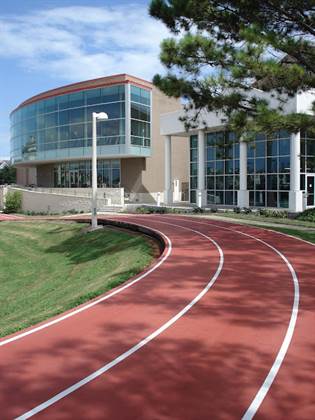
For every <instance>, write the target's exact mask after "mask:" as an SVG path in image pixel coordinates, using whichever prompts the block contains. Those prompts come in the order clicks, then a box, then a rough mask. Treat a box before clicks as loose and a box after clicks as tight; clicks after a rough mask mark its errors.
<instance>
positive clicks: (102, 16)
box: [0, 0, 168, 158]
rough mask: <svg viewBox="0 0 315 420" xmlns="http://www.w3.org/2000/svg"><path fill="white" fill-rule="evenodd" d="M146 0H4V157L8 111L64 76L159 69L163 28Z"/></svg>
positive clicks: (0, 147) (0, 104)
mask: <svg viewBox="0 0 315 420" xmlns="http://www.w3.org/2000/svg"><path fill="white" fill-rule="evenodd" d="M148 4H149V1H144V0H135V1H126V0H116V1H112V0H110V1H108V0H102V1H100V0H90V1H87V0H3V1H2V2H1V8H0V39H1V42H0V92H1V97H0V158H4V157H8V156H9V154H10V145H9V138H10V136H9V113H10V111H11V110H12V109H14V108H15V107H16V106H17V105H18V104H19V103H20V102H22V101H23V100H25V99H27V98H28V97H30V96H33V95H35V94H37V93H39V92H42V91H45V90H48V89H52V88H54V87H57V86H62V85H63V84H67V83H72V82H76V81H80V80H86V79H91V78H95V77H101V76H105V75H110V74H115V73H130V74H133V75H135V76H139V77H143V78H145V79H151V78H152V76H153V75H154V74H155V73H157V72H160V71H163V69H162V67H161V65H160V63H159V59H158V54H159V44H160V42H161V40H162V39H163V38H165V37H167V36H168V32H167V30H166V28H165V27H164V26H163V24H162V23H160V22H158V21H156V20H154V19H151V18H150V17H149V16H148V13H147V9H148Z"/></svg>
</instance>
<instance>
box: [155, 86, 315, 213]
mask: <svg viewBox="0 0 315 420" xmlns="http://www.w3.org/2000/svg"><path fill="white" fill-rule="evenodd" d="M251 94H252V95H255V96H257V97H264V98H267V99H268V100H269V101H270V104H271V106H273V105H276V104H275V101H276V99H274V98H271V97H268V96H267V94H266V93H264V92H262V91H261V90H258V89H253V91H252V92H251ZM314 100H315V95H314V93H312V92H305V93H300V94H297V95H296V96H295V97H292V98H288V100H287V103H286V105H285V107H284V110H283V112H285V113H291V112H308V113H312V111H311V105H312V102H313V101H314ZM182 115H183V111H175V112H171V113H165V114H163V115H162V116H161V134H163V135H164V136H165V150H166V166H165V189H166V191H167V192H166V195H165V196H166V197H171V193H170V191H171V189H172V182H171V181H172V177H171V175H170V174H172V164H171V162H172V159H171V143H172V142H173V141H174V140H175V139H177V138H178V137H180V138H183V137H184V136H186V137H189V141H190V164H189V171H190V182H189V197H190V201H191V202H192V203H195V204H197V205H199V206H201V207H207V206H208V207H209V206H219V207H231V206H238V207H251V208H262V207H267V208H273V209H282V210H287V211H290V212H300V211H303V210H304V209H306V208H311V207H314V206H315V201H314V197H315V195H314V184H315V182H314V181H315V138H313V137H314V136H313V137H312V136H309V135H308V134H307V133H288V132H285V131H279V132H278V133H276V134H275V135H274V136H273V138H267V137H266V136H265V135H263V134H262V135H259V136H257V137H256V139H255V141H254V142H252V143H246V142H244V141H240V139H239V138H237V137H236V136H235V135H234V133H232V132H228V131H227V129H226V127H225V126H224V124H223V123H222V119H223V118H222V117H223V116H222V115H218V114H216V113H206V112H204V113H203V114H202V115H201V118H200V120H202V123H200V124H199V127H197V128H196V129H194V130H191V131H189V132H188V133H187V132H186V131H185V127H184V125H183V123H182V122H181V120H180V117H181V116H182Z"/></svg>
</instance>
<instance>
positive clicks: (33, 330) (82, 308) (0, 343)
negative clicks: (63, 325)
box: [0, 222, 172, 347]
mask: <svg viewBox="0 0 315 420" xmlns="http://www.w3.org/2000/svg"><path fill="white" fill-rule="evenodd" d="M128 223H129V222H128ZM130 224H132V223H130ZM137 225H138V226H141V227H145V228H147V229H149V230H150V229H151V230H152V231H155V232H156V233H158V234H159V235H161V236H162V237H163V238H164V239H165V240H166V244H167V252H166V253H165V255H164V256H163V257H162V258H161V259H160V260H159V261H158V262H157V263H156V264H155V265H153V267H151V268H150V269H149V270H148V271H146V272H145V273H143V274H141V275H140V276H139V277H136V278H135V279H134V280H132V281H131V282H129V283H127V284H125V285H124V286H121V287H119V288H117V289H115V290H114V291H113V292H111V293H109V294H106V295H105V296H102V297H100V298H99V299H96V300H93V302H90V303H87V304H86V305H83V306H80V307H79V308H78V309H74V310H73V311H71V312H68V313H66V314H65V315H61V316H59V317H57V318H55V319H53V320H52V321H48V322H45V323H44V324H41V325H39V326H38V327H34V328H31V329H29V330H27V331H24V332H23V333H21V334H17V335H14V336H13V337H10V338H7V339H6V340H3V341H0V347H2V346H5V345H7V344H9V343H12V342H13V341H16V340H19V339H21V338H24V337H27V336H28V335H31V334H34V333H36V332H38V331H41V330H43V329H45V328H48V327H51V326H52V325H55V324H58V323H59V322H61V321H64V320H66V319H68V318H70V317H72V316H74V315H78V314H79V313H81V312H83V311H86V310H87V309H90V308H92V307H93V306H95V305H98V304H99V303H101V302H104V301H105V300H108V299H109V298H111V297H113V296H115V295H117V294H118V293H120V292H122V291H123V290H125V289H128V288H129V287H131V286H133V285H134V284H135V283H138V282H139V281H140V280H142V279H143V278H145V277H147V276H148V275H149V274H151V273H152V272H153V271H155V270H156V269H157V268H159V267H160V266H161V265H162V264H163V263H164V262H165V260H166V259H167V258H168V257H169V256H170V254H171V252H172V242H171V240H170V238H169V237H168V236H167V235H165V234H164V233H163V232H160V231H159V230H156V229H152V228H150V227H149V226H145V225H139V224H137Z"/></svg>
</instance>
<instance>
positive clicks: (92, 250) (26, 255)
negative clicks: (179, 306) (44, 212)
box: [0, 222, 153, 336]
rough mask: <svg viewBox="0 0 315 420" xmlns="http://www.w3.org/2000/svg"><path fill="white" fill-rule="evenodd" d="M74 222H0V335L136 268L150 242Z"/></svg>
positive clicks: (147, 258)
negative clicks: (86, 228)
mask: <svg viewBox="0 0 315 420" xmlns="http://www.w3.org/2000/svg"><path fill="white" fill-rule="evenodd" d="M84 226H85V225H82V224H76V223H73V224H72V223H71V224H70V223H64V224H62V223H55V222H54V223H47V222H46V223H44V222H41V223H30V222H25V223H24V222H23V223H21V222H1V223H0V336H4V335H7V334H9V333H12V332H14V331H17V330H20V329H22V328H25V327H27V326H29V325H33V324H35V323H37V322H39V321H42V320H44V319H46V318H49V317H51V316H53V315H56V314H58V313H61V312H63V311H65V310H66V309H69V308H72V307H74V306H76V305H78V304H80V303H82V302H84V301H86V300H88V299H90V298H92V297H95V296H97V295H99V294H101V293H103V292H105V291H106V290H109V289H111V288H113V287H115V286H117V285H118V284H120V283H122V282H123V281H125V280H127V279H128V278H130V277H131V276H133V275H135V274H137V273H139V272H140V271H142V270H143V268H144V267H145V266H147V265H148V264H149V263H150V262H151V261H152V259H153V251H152V247H151V246H150V244H149V242H148V241H147V240H146V239H145V238H144V237H142V236H136V235H132V234H130V235H129V234H128V233H125V232H122V231H113V230H99V231H96V232H93V233H89V234H84V233H82V227H84Z"/></svg>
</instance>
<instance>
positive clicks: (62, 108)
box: [11, 85, 125, 162]
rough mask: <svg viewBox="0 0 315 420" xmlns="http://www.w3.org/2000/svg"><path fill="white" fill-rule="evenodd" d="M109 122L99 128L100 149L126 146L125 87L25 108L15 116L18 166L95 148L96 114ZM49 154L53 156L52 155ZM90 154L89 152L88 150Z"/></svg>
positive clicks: (13, 129)
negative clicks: (21, 163) (93, 123)
mask: <svg viewBox="0 0 315 420" xmlns="http://www.w3.org/2000/svg"><path fill="white" fill-rule="evenodd" d="M93 112H106V113H107V114H108V117H109V119H108V120H107V121H102V122H99V123H98V125H97V130H98V132H97V135H98V145H100V146H101V145H116V144H124V143H125V86H124V85H117V86H111V87H103V88H98V89H89V90H84V91H80V92H75V93H70V94H66V95H60V96H56V97H52V98H49V99H45V100H41V101H38V102H34V103H32V104H30V105H26V106H23V107H21V108H19V109H17V110H16V111H14V112H13V113H12V114H11V157H12V159H13V161H14V162H20V161H29V160H36V159H38V158H39V159H43V158H44V159H45V153H46V154H47V155H49V157H50V158H53V157H54V156H53V155H52V154H51V152H53V151H58V150H60V149H61V150H64V152H61V154H60V153H58V158H60V157H62V156H63V153H64V157H68V155H67V153H66V149H68V150H69V149H74V148H82V150H83V152H82V155H83V156H84V154H85V149H84V148H85V147H86V148H90V147H91V145H92V113H93ZM48 152H50V153H49V154H48ZM86 153H87V154H88V153H89V149H87V150H86Z"/></svg>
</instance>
